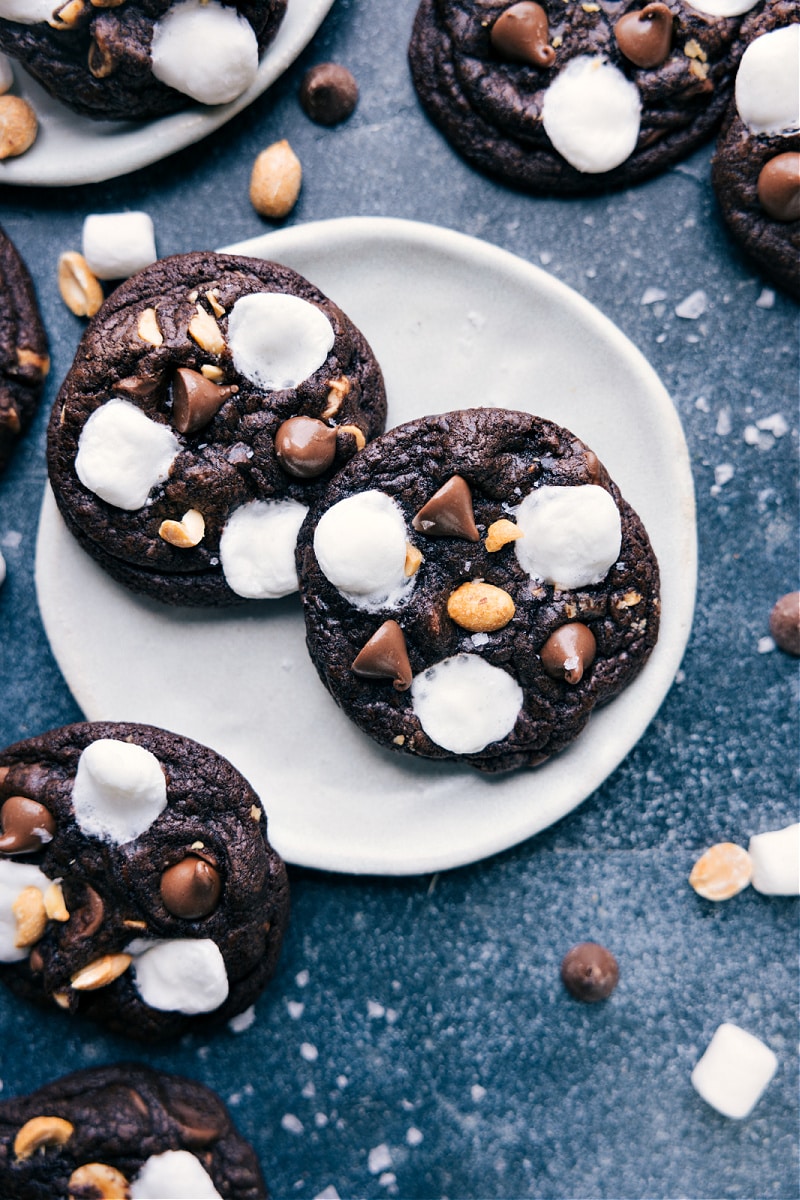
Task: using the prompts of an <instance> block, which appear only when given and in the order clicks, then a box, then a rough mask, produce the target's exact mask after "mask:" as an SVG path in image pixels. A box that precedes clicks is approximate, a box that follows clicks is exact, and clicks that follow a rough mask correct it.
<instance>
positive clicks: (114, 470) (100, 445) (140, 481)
mask: <svg viewBox="0 0 800 1200" xmlns="http://www.w3.org/2000/svg"><path fill="white" fill-rule="evenodd" d="M180 449H181V443H180V441H179V440H178V438H177V436H176V435H175V433H174V432H173V430H172V429H170V427H169V425H162V424H161V423H160V422H159V421H151V419H150V418H149V417H148V416H146V415H145V414H144V413H143V412H142V410H141V409H140V408H137V407H136V405H135V404H131V402H130V401H129V400H121V399H119V397H116V396H115V397H113V398H112V399H111V400H108V401H106V403H105V404H102V405H101V406H100V408H96V409H95V410H94V412H93V413H92V414H91V416H90V417H89V419H88V421H87V422H86V424H85V425H84V427H83V429H82V430H81V435H80V438H79V439H78V453H77V454H76V456H75V471H76V473H77V476H78V478H79V479H80V481H81V483H82V484H83V486H84V487H85V488H88V489H89V491H90V492H94V494H95V495H96V496H99V497H100V499H101V500H105V501H106V502H107V503H108V504H113V505H114V507H115V508H124V509H126V510H128V511H129V512H133V511H134V510H135V509H137V508H142V506H143V505H144V504H145V502H146V500H147V497H148V496H149V495H150V492H151V490H152V489H153V488H154V487H156V485H157V484H159V483H163V482H164V480H165V479H166V478H167V476H168V475H169V471H170V467H171V466H172V464H173V462H174V461H175V458H176V456H177V455H178V453H179V451H180Z"/></svg>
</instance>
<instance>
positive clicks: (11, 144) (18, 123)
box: [0, 93, 39, 158]
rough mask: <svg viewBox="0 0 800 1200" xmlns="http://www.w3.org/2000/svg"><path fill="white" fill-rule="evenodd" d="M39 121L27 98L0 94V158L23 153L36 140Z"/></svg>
mask: <svg viewBox="0 0 800 1200" xmlns="http://www.w3.org/2000/svg"><path fill="white" fill-rule="evenodd" d="M38 132H39V122H38V121H37V120H36V113H35V112H34V111H33V109H32V108H31V106H30V104H29V103H28V101H27V100H23V99H22V97H21V96H10V95H8V93H6V94H5V95H3V96H0V158H15V157H16V156H17V155H18V154H24V153H25V151H26V150H29V149H30V147H31V146H32V145H33V143H34V142H35V141H36V134H37V133H38Z"/></svg>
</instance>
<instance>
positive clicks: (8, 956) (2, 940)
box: [0, 858, 52, 963]
mask: <svg viewBox="0 0 800 1200" xmlns="http://www.w3.org/2000/svg"><path fill="white" fill-rule="evenodd" d="M51 882H52V880H50V879H48V878H47V876H46V875H44V874H43V873H42V872H41V871H40V870H39V868H38V867H34V866H31V865H30V863H18V862H12V861H11V860H10V859H7V858H0V962H7V963H10V962H22V960H23V959H26V958H27V957H28V955H29V954H30V952H31V948H30V946H16V945H15V944H14V943H15V942H16V939H17V918H16V917H15V915H14V910H13V905H14V903H15V901H16V899H17V897H18V896H19V894H20V892H21V891H23V890H24V889H25V888H27V887H35V888H38V889H39V891H40V892H41V893H42V895H44V893H45V892H46V891H47V889H48V888H49V887H50V884H51Z"/></svg>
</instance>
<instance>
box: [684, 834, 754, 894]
mask: <svg viewBox="0 0 800 1200" xmlns="http://www.w3.org/2000/svg"><path fill="white" fill-rule="evenodd" d="M752 876H753V863H752V861H751V859H750V855H749V854H748V853H747V851H746V850H745V849H744V847H743V846H737V845H736V844H735V843H734V842H717V844H716V845H714V846H712V847H711V848H710V849H709V850H706V852H705V854H703V855H701V857H700V858H698V860H697V862H696V863H695V864H694V866H693V867H692V871H691V874H690V876H689V883H690V884H691V885H692V887H693V888H694V890H695V891H696V892H697V894H698V896H702V897H703V899H704V900H730V898H731V896H735V895H736V894H737V893H738V892H741V891H743V890H744V888H746V887H747V885H748V884H749V882H750V880H751V878H752Z"/></svg>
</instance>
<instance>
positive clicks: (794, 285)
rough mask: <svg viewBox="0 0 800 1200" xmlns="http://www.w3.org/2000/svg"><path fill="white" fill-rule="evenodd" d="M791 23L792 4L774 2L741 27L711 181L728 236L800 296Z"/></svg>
mask: <svg viewBox="0 0 800 1200" xmlns="http://www.w3.org/2000/svg"><path fill="white" fill-rule="evenodd" d="M798 19H800V18H799V15H798V8H797V4H796V3H795V2H794V0H773V2H772V3H770V4H768V5H767V6H766V8H765V9H764V11H763V12H759V13H757V14H754V15H753V16H752V17H750V18H748V20H746V21H745V22H744V24H743V25H742V33H741V42H742V45H743V46H745V47H746V49H745V50H744V53H743V55H742V59H741V63H740V66H739V70H738V73H737V76H736V87H735V98H734V100H733V101H732V103H731V105H730V109H729V111H728V114H727V116H726V119H725V124H724V127H723V130H722V133H721V135H720V138H719V141H718V143H717V148H716V152H715V154H714V159H713V162H712V176H711V177H712V181H713V184H714V190H715V192H716V194H717V198H718V200H719V205H720V210H721V212H722V215H723V217H724V219H725V221H726V223H727V225H728V227H729V229H730V231H731V233H732V234H733V237H734V238H735V239H736V241H737V242H738V243H739V244H740V245H741V247H742V248H743V249H744V250H745V251H746V252H747V254H749V255H750V257H751V258H752V259H753V261H754V262H755V263H756V264H757V265H758V266H759V267H760V269H761V270H762V271H763V273H764V275H765V276H766V277H767V279H769V280H771V281H772V282H774V283H776V284H777V285H778V286H779V287H782V288H784V289H785V290H786V291H787V292H789V294H790V295H792V296H795V297H797V298H798V299H800V24H798Z"/></svg>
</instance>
